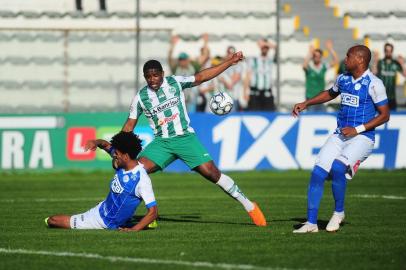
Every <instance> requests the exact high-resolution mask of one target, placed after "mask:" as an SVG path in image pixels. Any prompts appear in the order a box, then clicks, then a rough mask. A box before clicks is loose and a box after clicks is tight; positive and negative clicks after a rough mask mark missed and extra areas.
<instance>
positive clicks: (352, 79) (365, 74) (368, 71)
mask: <svg viewBox="0 0 406 270" xmlns="http://www.w3.org/2000/svg"><path fill="white" fill-rule="evenodd" d="M370 74H371V71H370V70H369V68H368V69H367V70H365V72H364V73H362V75H361V77H359V78H358V79H356V80H355V79H354V77H353V76H352V75H351V81H352V83H356V82H358V81H360V80H361V79H364V78H365V77H366V76H367V75H370Z"/></svg>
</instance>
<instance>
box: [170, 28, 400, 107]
mask: <svg viewBox="0 0 406 270" xmlns="http://www.w3.org/2000/svg"><path fill="white" fill-rule="evenodd" d="M201 39H202V40H203V46H202V47H201V48H200V52H199V54H198V55H199V56H198V57H196V58H192V57H191V56H189V55H188V54H187V53H185V52H181V53H179V54H178V55H175V56H174V55H173V54H174V53H173V52H174V49H175V47H176V45H177V44H178V42H179V40H180V39H179V37H178V36H176V35H175V36H172V38H171V42H170V48H169V52H168V64H169V67H170V71H171V74H173V75H180V76H188V75H192V74H195V73H196V72H197V71H199V70H202V69H205V68H208V67H210V66H215V65H218V64H219V63H220V62H221V61H223V60H224V59H226V58H227V57H230V56H231V55H232V54H233V53H235V52H236V50H237V49H236V48H235V47H234V46H232V45H230V46H228V47H227V49H226V51H225V52H224V55H215V56H213V55H210V49H209V38H208V35H207V34H204V35H202V37H201ZM257 44H258V55H257V56H255V57H251V58H249V59H247V61H244V62H243V63H241V64H238V65H235V66H232V67H231V68H229V69H228V70H227V71H226V72H224V73H222V74H221V75H220V76H218V77H217V78H215V79H213V80H211V81H208V82H206V83H203V84H202V85H200V86H199V87H194V88H192V89H191V90H189V91H185V98H186V103H187V107H188V111H189V112H208V111H209V107H208V101H209V99H210V97H211V96H212V95H213V94H214V93H216V92H218V91H222V92H227V93H229V94H230V96H231V97H232V98H233V99H234V107H233V111H275V110H276V109H277V108H276V106H275V101H274V95H275V93H274V87H273V82H274V80H275V78H272V70H273V68H275V63H276V53H275V52H276V50H275V49H276V44H275V43H273V42H271V41H269V40H266V39H260V40H259V41H258V42H257ZM393 52H394V46H393V44H390V43H387V44H385V46H384V57H383V58H382V59H380V57H379V52H377V51H375V52H374V53H373V61H371V67H370V69H371V71H372V72H373V73H374V74H376V75H377V76H378V77H379V78H380V79H382V81H383V82H384V85H385V87H386V91H387V95H388V100H389V105H390V108H391V110H396V109H397V107H398V105H397V100H396V79H397V76H398V74H402V75H403V76H406V67H405V65H404V60H403V57H402V56H400V55H399V56H397V57H396V59H395V57H394V53H393ZM326 55H328V57H326ZM344 60H345V59H344V58H343V59H342V60H341V61H340V60H339V57H338V55H337V53H336V52H335V50H334V46H333V42H332V41H331V40H328V41H326V43H325V50H322V49H320V48H315V47H314V46H313V45H311V46H310V47H309V52H308V54H307V55H306V56H305V58H304V61H303V65H302V67H303V71H304V75H305V89H306V91H305V96H304V97H303V98H306V99H309V98H312V97H313V96H315V95H317V94H318V93H319V92H321V91H323V90H325V89H326V88H327V87H328V85H327V83H326V73H327V71H328V70H329V69H335V70H336V71H337V75H339V74H341V73H343V72H345V64H344ZM311 110H312V111H325V110H326V106H325V105H323V104H321V105H318V106H313V107H312V108H311Z"/></svg>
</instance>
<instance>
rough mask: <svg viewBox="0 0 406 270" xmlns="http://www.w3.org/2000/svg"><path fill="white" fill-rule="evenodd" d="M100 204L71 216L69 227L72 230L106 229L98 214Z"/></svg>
mask: <svg viewBox="0 0 406 270" xmlns="http://www.w3.org/2000/svg"><path fill="white" fill-rule="evenodd" d="M101 204H102V202H100V203H99V204H98V205H96V206H95V207H93V208H92V209H90V210H89V211H87V212H85V213H82V214H77V215H73V216H71V218H70V227H71V228H72V229H106V228H107V226H106V225H105V224H104V222H103V219H102V218H101V217H100V213H99V208H100V205H101Z"/></svg>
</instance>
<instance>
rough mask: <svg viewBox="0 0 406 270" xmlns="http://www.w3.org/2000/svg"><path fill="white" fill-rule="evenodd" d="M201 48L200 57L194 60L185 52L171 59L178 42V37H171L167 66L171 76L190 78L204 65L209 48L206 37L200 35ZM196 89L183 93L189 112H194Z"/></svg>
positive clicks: (205, 35) (207, 57)
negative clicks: (201, 40)
mask: <svg viewBox="0 0 406 270" xmlns="http://www.w3.org/2000/svg"><path fill="white" fill-rule="evenodd" d="M202 39H203V47H202V48H201V50H200V56H199V57H197V58H196V59H191V58H190V56H189V55H188V54H187V53H186V52H181V53H180V54H179V55H178V58H177V59H175V58H173V51H174V49H175V46H176V44H178V42H179V36H176V35H175V36H173V37H172V38H171V44H170V47H169V52H168V64H169V67H170V69H171V72H172V74H173V75H177V76H192V75H194V74H195V73H197V72H198V71H200V69H201V68H202V67H203V66H204V65H205V63H206V62H207V61H208V60H209V55H210V52H209V48H208V40H209V39H208V35H207V34H204V35H202ZM198 96H199V93H198V89H197V88H196V87H193V88H191V89H190V90H189V91H187V92H185V100H186V107H187V110H188V111H189V112H196V107H197V101H198Z"/></svg>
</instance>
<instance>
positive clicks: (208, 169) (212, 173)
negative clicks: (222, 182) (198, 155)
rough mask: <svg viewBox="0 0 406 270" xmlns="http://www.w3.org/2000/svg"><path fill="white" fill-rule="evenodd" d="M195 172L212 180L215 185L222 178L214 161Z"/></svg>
mask: <svg viewBox="0 0 406 270" xmlns="http://www.w3.org/2000/svg"><path fill="white" fill-rule="evenodd" d="M195 170H196V171H197V172H199V173H200V174H201V175H202V176H203V177H204V178H206V179H208V180H210V181H211V182H213V183H217V181H218V180H219V179H220V176H221V172H220V170H219V169H218V168H217V167H216V165H214V163H213V162H212V161H211V162H206V163H204V164H202V165H200V166H198V167H196V168H195Z"/></svg>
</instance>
